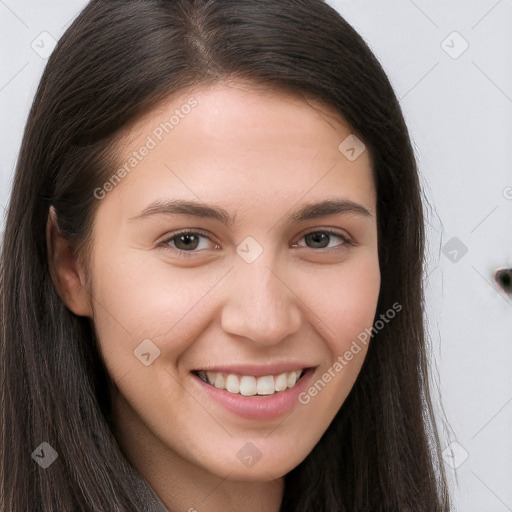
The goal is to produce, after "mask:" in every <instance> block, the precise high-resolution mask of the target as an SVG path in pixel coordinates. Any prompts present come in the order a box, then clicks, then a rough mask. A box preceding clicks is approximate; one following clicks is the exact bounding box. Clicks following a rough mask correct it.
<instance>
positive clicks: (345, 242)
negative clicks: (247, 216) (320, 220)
mask: <svg viewBox="0 0 512 512" xmlns="http://www.w3.org/2000/svg"><path fill="white" fill-rule="evenodd" d="M314 233H324V234H327V235H329V236H335V237H338V238H341V240H343V243H342V244H340V245H339V246H337V247H334V248H333V247H331V248H330V249H329V248H320V249H317V252H322V251H333V250H336V249H339V248H342V247H344V246H345V245H350V246H355V245H356V243H355V242H354V241H353V240H352V239H350V238H349V237H348V236H346V235H342V234H341V233H338V232H336V231H332V230H329V229H317V230H315V231H309V232H308V233H305V234H304V235H302V237H301V240H302V238H305V237H306V236H308V235H311V234H314ZM180 235H200V236H203V237H205V238H208V239H210V237H209V236H208V235H207V234H206V233H204V232H202V231H189V230H183V231H178V232H176V233H173V234H172V236H170V237H168V238H166V239H165V240H164V241H163V242H161V244H160V246H162V247H163V248H164V249H165V250H168V251H171V252H172V253H174V254H176V255H178V256H179V257H184V258H189V257H194V256H195V255H196V254H198V253H199V252H201V251H196V250H191V251H185V250H183V249H175V248H172V247H171V246H170V245H169V244H170V242H171V241H172V240H174V239H175V238H177V237H179V236H180ZM301 247H304V248H306V249H307V248H308V247H306V246H301ZM309 249H313V250H314V248H312V247H309Z"/></svg>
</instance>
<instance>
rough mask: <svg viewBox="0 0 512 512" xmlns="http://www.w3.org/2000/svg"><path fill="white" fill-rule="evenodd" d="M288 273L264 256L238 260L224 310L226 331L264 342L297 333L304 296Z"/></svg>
mask: <svg viewBox="0 0 512 512" xmlns="http://www.w3.org/2000/svg"><path fill="white" fill-rule="evenodd" d="M287 276H289V273H286V272H282V271H279V270H276V267H275V265H273V266H272V268H271V267H270V266H269V260H267V259H265V258H263V257H260V258H259V259H257V260H256V261H255V262H253V263H246V262H245V261H243V260H241V261H238V262H237V265H236V268H235V269H234V270H233V271H232V272H231V273H230V277H229V279H230V284H229V292H228V293H229V296H228V297H227V300H226V302H225V305H224V307H223V309H222V314H221V324H222V328H223V330H224V332H226V333H229V334H233V335H236V336H240V337H244V338H247V339H250V340H251V341H252V342H253V343H256V344H258V345H263V346H270V345H275V344H278V343H279V342H281V341H282V340H284V339H285V338H287V337H289V336H291V335H292V334H294V333H296V332H297V331H298V330H299V328H300V325H301V321H302V320H301V312H300V302H301V299H300V298H299V297H298V296H297V294H296V292H295V291H294V289H293V283H288V282H287V281H290V279H287Z"/></svg>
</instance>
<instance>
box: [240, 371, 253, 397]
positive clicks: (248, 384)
mask: <svg viewBox="0 0 512 512" xmlns="http://www.w3.org/2000/svg"><path fill="white" fill-rule="evenodd" d="M256 393H257V389H256V378H255V377H247V376H243V377H242V378H241V379H240V394H241V395H244V396H253V395H255V394H256Z"/></svg>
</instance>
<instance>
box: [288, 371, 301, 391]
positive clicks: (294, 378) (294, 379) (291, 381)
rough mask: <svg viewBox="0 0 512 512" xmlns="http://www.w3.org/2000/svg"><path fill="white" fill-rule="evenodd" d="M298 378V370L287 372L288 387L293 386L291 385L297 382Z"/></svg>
mask: <svg viewBox="0 0 512 512" xmlns="http://www.w3.org/2000/svg"><path fill="white" fill-rule="evenodd" d="M298 378H299V372H290V373H289V374H288V380H287V384H288V387H289V388H293V386H295V383H296V382H297V380H298Z"/></svg>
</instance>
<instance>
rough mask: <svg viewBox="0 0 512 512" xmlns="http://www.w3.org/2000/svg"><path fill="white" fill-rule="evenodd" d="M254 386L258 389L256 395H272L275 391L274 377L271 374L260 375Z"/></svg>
mask: <svg viewBox="0 0 512 512" xmlns="http://www.w3.org/2000/svg"><path fill="white" fill-rule="evenodd" d="M256 387H257V389H258V395H273V394H274V393H275V392H276V389H275V387H274V377H272V375H265V377H260V378H259V379H258V381H257V384H256Z"/></svg>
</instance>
